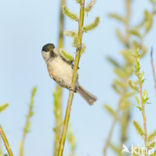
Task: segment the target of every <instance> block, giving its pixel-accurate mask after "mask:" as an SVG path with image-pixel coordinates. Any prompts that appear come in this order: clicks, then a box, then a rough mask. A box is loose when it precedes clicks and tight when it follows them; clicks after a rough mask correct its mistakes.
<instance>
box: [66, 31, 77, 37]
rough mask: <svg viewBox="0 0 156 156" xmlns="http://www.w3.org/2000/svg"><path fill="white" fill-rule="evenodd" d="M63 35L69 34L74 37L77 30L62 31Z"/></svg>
mask: <svg viewBox="0 0 156 156" xmlns="http://www.w3.org/2000/svg"><path fill="white" fill-rule="evenodd" d="M64 35H66V36H69V37H73V38H74V37H76V36H77V32H76V31H75V30H71V31H64Z"/></svg>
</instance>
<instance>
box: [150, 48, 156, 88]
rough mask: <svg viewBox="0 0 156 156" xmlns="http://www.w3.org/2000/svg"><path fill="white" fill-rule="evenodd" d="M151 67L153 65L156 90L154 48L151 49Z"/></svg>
mask: <svg viewBox="0 0 156 156" xmlns="http://www.w3.org/2000/svg"><path fill="white" fill-rule="evenodd" d="M151 65H152V72H153V78H154V87H155V89H156V73H155V66H154V61H153V48H152V49H151Z"/></svg>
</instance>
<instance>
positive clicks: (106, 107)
mask: <svg viewBox="0 0 156 156" xmlns="http://www.w3.org/2000/svg"><path fill="white" fill-rule="evenodd" d="M104 108H105V109H106V110H107V112H108V113H109V114H110V115H112V116H114V114H115V111H114V110H113V108H111V107H110V106H109V105H107V104H104Z"/></svg>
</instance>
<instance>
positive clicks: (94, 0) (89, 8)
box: [85, 0, 96, 12]
mask: <svg viewBox="0 0 156 156" xmlns="http://www.w3.org/2000/svg"><path fill="white" fill-rule="evenodd" d="M95 3H96V0H91V1H90V2H89V3H88V4H87V7H86V8H85V11H86V12H89V11H90V10H91V9H92V7H93V6H94V4H95Z"/></svg>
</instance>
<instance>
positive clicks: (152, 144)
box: [148, 142, 156, 149]
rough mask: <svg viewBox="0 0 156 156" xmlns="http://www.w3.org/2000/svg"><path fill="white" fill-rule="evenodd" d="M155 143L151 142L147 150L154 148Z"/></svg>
mask: <svg viewBox="0 0 156 156" xmlns="http://www.w3.org/2000/svg"><path fill="white" fill-rule="evenodd" d="M155 144H156V142H151V143H150V144H149V145H148V149H151V148H154V146H155Z"/></svg>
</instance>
